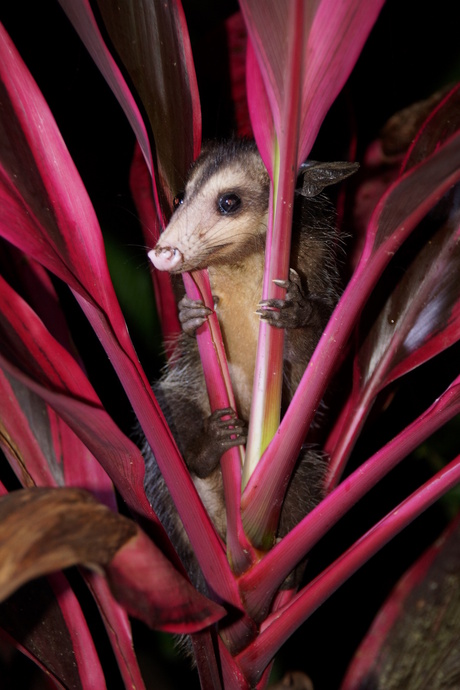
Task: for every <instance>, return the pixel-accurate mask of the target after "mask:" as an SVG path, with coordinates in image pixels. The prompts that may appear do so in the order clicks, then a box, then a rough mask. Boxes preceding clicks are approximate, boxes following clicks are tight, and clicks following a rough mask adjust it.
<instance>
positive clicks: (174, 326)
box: [129, 147, 181, 356]
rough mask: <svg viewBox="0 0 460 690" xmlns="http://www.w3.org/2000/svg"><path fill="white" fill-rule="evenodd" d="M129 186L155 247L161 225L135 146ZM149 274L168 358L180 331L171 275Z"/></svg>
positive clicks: (141, 219)
mask: <svg viewBox="0 0 460 690" xmlns="http://www.w3.org/2000/svg"><path fill="white" fill-rule="evenodd" d="M129 185H130V188H131V194H132V197H133V200H134V203H135V204H136V210H137V213H138V214H139V219H140V221H141V224H142V227H143V228H144V237H145V240H146V242H147V247H152V246H155V244H156V243H157V241H158V238H159V236H160V231H161V226H160V220H159V218H158V214H157V210H156V208H157V207H156V205H155V199H154V196H153V190H152V178H151V176H150V174H149V171H148V168H147V166H146V164H145V160H144V159H143V157H142V153H141V150H140V148H139V147H136V149H135V151H134V157H133V161H132V164H131V169H130V175H129ZM151 275H152V281H153V289H154V293H155V303H156V307H157V313H158V317H159V319H160V323H161V329H162V333H163V342H164V346H165V349H166V353H167V354H168V355H169V356H170V355H171V354H172V352H173V351H174V338H175V337H177V335H178V334H179V333H180V331H181V328H180V323H179V318H178V316H177V305H176V298H175V296H174V292H173V289H172V285H171V276H170V274H169V273H167V272H166V271H156V270H153V271H152V273H151Z"/></svg>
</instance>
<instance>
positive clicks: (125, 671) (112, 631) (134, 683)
mask: <svg viewBox="0 0 460 690" xmlns="http://www.w3.org/2000/svg"><path fill="white" fill-rule="evenodd" d="M82 574H83V576H84V578H85V581H86V584H87V585H88V587H89V589H90V590H91V594H92V595H93V597H94V599H95V601H96V604H97V606H98V608H99V612H100V614H101V616H102V619H103V621H104V625H105V629H106V632H107V635H108V637H109V640H110V643H111V645H112V649H113V651H114V654H115V656H116V659H117V662H118V667H119V669H120V673H121V675H122V678H123V680H124V682H125V685H126V687H132V688H135V689H136V690H144V688H145V686H144V681H143V679H142V676H141V672H140V669H139V666H138V663H137V658H136V654H135V652H134V649H133V639H132V635H131V626H130V622H129V618H128V614H127V613H126V611H125V609H124V608H123V607H122V606H121V605H120V604H119V603H118V602H117V601H116V599H115V598H114V597H113V594H112V593H111V591H110V587H109V585H108V583H107V581H106V580H105V579H104V577H102V576H101V575H98V574H96V573H90V572H89V571H88V570H84V571H83V573H82Z"/></svg>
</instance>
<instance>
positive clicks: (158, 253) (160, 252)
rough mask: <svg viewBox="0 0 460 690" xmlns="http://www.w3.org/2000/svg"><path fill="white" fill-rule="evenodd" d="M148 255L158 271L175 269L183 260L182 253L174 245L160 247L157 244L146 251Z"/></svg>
mask: <svg viewBox="0 0 460 690" xmlns="http://www.w3.org/2000/svg"><path fill="white" fill-rule="evenodd" d="M148 257H149V259H150V261H151V262H152V264H153V265H154V266H155V268H158V270H159V271H174V270H177V269H178V268H179V267H180V265H181V264H182V263H183V260H184V257H183V256H182V253H181V252H180V251H179V250H178V249H176V248H175V247H161V246H160V245H158V244H157V246H156V247H155V249H152V250H151V251H150V252H149V253H148Z"/></svg>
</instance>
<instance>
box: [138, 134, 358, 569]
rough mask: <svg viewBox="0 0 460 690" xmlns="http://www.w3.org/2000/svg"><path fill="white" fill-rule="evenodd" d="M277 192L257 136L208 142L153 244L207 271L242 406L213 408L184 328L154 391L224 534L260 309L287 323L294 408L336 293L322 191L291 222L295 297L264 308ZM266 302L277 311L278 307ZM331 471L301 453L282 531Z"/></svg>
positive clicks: (161, 497) (193, 322)
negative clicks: (230, 410) (224, 458)
mask: <svg viewBox="0 0 460 690" xmlns="http://www.w3.org/2000/svg"><path fill="white" fill-rule="evenodd" d="M332 165H333V164H332ZM347 174H350V173H349V172H348V173H347ZM345 176H346V175H345V174H341V175H339V176H336V178H337V177H338V178H340V177H345ZM329 183H330V182H329ZM325 184H327V183H325ZM325 184H323V185H322V186H325ZM268 199H269V178H268V174H267V172H266V170H265V167H264V165H263V163H262V161H261V159H260V156H259V154H258V152H257V149H256V147H255V146H254V145H253V144H251V143H249V142H241V141H235V142H231V143H226V144H218V145H212V146H209V147H208V148H206V149H205V150H204V152H203V153H202V154H201V156H200V157H199V159H198V160H197V161H196V163H195V164H194V166H193V168H192V171H191V174H190V177H189V179H188V182H187V185H186V188H185V194H184V196H183V198H180V199H178V200H177V209H176V211H175V213H174V214H173V216H172V219H171V222H170V224H169V226H168V228H167V229H166V230H165V232H164V233H163V235H162V236H161V238H160V240H159V242H158V244H157V246H156V248H155V250H153V251H152V252H151V253H150V256H151V259H152V261H153V263H154V264H155V266H156V267H157V268H159V269H160V270H169V271H170V272H171V273H180V272H183V271H189V270H193V269H198V268H204V267H206V268H208V270H209V277H210V282H211V288H212V293H213V296H214V298H215V304H216V307H215V308H216V312H217V316H218V319H219V323H220V327H221V330H222V334H223V339H224V343H225V349H226V353H227V359H228V364H229V370H230V376H231V379H232V385H233V390H234V393H235V398H236V405H237V410H236V414H237V419H236V415H235V416H234V418H233V419H232V420H230V423H229V422H228V421H227V422H226V423H225V422H222V421H221V419H220V418H221V417H222V416H224V415H223V413H222V411H221V412H220V414H219V413H216V414H215V415H213V416H210V408H209V402H208V399H207V394H206V387H205V383H204V377H203V374H202V368H201V362H200V359H199V355H198V350H197V346H196V342H195V338H194V337H193V336H191V335H186V334H185V335H183V336H182V338H181V340H180V343H179V347H178V356H177V358H176V359H175V361H174V365H173V366H170V367H169V368H168V369H167V371H166V373H165V374H164V376H163V377H162V378H161V379H160V381H159V382H158V383H157V384H156V385H155V386H154V390H155V393H156V395H157V397H158V399H159V402H160V405H161V406H162V409H163V411H164V414H165V416H166V418H167V420H168V422H169V423H170V425H171V428H172V431H173V433H174V435H175V438H176V440H177V443H178V445H179V447H180V450H181V452H182V453H183V456H184V459H185V462H186V463H187V466H188V467H189V469H190V471H191V474H192V476H193V478H194V481H195V484H196V486H197V489H198V491H199V493H200V495H201V498H202V500H203V502H204V504H205V506H206V508H207V509H208V512H209V514H210V515H211V518H212V519H213V521H214V524H215V525H216V528H217V529H218V531H219V532H220V533H221V534H222V536H223V537H224V538H225V527H226V522H225V505H224V499H223V490H222V481H221V474H220V467H219V460H220V457H221V455H222V454H223V452H224V451H225V450H227V449H228V448H229V447H230V446H231V445H236V444H241V443H244V441H245V438H246V429H245V424H246V423H247V421H248V419H249V411H250V404H251V396H252V385H253V375H254V367H255V357H256V349H257V337H258V331H259V319H260V318H261V316H262V318H266V319H267V320H269V322H270V323H271V324H272V325H274V326H278V327H283V328H285V329H286V338H285V353H284V388H283V404H284V405H287V403H288V402H289V401H290V399H291V398H292V395H293V393H294V391H295V389H296V388H297V385H298V383H299V381H300V378H301V376H302V374H303V372H304V371H305V368H306V365H307V363H308V360H309V359H310V357H311V355H312V353H313V350H314V348H315V346H316V344H317V342H318V340H319V337H320V335H321V333H322V331H323V329H324V327H325V325H326V323H327V321H328V319H329V316H330V314H331V312H332V310H333V308H334V306H335V303H336V301H337V298H338V284H339V278H338V270H337V259H336V247H337V242H336V237H335V230H334V228H333V223H332V222H331V211H330V208H329V206H328V204H327V202H325V201H324V200H322V199H311V200H306V199H305V198H304V197H303V196H299V198H298V199H297V201H296V205H295V212H294V222H293V236H292V250H291V269H293V271H292V270H291V273H290V281H288V282H285V283H283V287H286V288H287V292H286V301H285V302H277V303H276V304H270V305H266V304H265V305H262V307H260V306H259V304H260V299H261V294H262V280H263V268H264V250H265V236H266V229H267V220H268ZM181 306H182V310H181V313H180V318H181V320H182V322H183V327H184V330H185V332H186V333H190V334H193V331H194V330H195V329H196V328H197V327H198V326H199V325H200V324H201V323H203V321H204V320H205V318H206V316H207V314H208V313H209V312H208V311H207V310H206V309H205V308H204V307H203V306H202V305H201V304H196V303H191V302H190V301H189V300H187V299H185V301H184V300H183V301H182V305H181ZM267 306H270V307H273V306H275V307H277V308H278V309H276V310H275V311H273V309H266V307H267ZM256 312H258V313H256ZM230 425H232V426H233V427H235V425H236V426H237V429H238V438H237V439H236V440H235V438H234V434H235V429H233V439H231V437H230V434H231V432H230V430H229V426H230ZM144 451H145V458H146V481H145V485H146V492H147V495H148V497H149V499H150V500H151V502H152V504H153V505H154V508H155V509H156V510H157V512H158V514H159V515H160V518H161V519H162V520H163V522H164V524H165V527H166V529H167V531H168V532H169V533H170V537H171V539H172V541H173V543H175V545H176V548H177V549H178V551H179V554H180V555H181V556H182V558H183V559H184V560H185V561H186V562H185V565H186V567H187V566H188V565H189V563H187V560H188V559H189V558H190V559H191V560H193V556H192V554H190V553H188V551H189V550H188V548H187V540H186V538H185V535H184V534H183V529H182V527H181V524H180V521H179V519H178V518H177V514H176V511H175V509H174V507H173V506H172V502H171V499H170V498H169V495H168V494H167V491H166V490H165V489H164V486H163V484H162V479H161V475H160V473H159V470H158V467H157V465H156V462H155V459H154V458H153V455H152V453H151V451H150V449H149V448H148V447H147V448H145V449H144ZM323 470H324V463H323V461H322V460H321V455H320V454H319V453H315V452H313V451H312V450H305V451H303V454H302V457H301V458H300V459H299V463H298V468H297V470H296V473H295V475H294V478H293V481H292V482H291V485H290V487H289V489H288V493H287V496H286V500H285V503H284V506H283V511H282V516H281V523H280V528H279V534H280V535H283V534H285V533H286V532H287V531H288V530H289V529H291V528H292V527H293V526H294V525H295V524H296V523H297V522H298V521H299V520H300V519H301V518H302V517H303V516H304V515H305V514H306V513H307V512H308V511H309V510H311V508H312V507H313V506H314V505H315V504H316V503H317V502H318V500H319V499H320V497H321V479H322V477H323ZM161 487H163V488H161ZM160 488H161V489H160ZM192 569H193V568H192ZM194 579H195V581H196V580H197V578H196V577H194Z"/></svg>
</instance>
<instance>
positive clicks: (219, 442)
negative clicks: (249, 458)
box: [204, 407, 248, 455]
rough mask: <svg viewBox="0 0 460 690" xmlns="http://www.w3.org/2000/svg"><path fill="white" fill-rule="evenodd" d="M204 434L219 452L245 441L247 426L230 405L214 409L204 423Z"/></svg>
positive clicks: (221, 452)
mask: <svg viewBox="0 0 460 690" xmlns="http://www.w3.org/2000/svg"><path fill="white" fill-rule="evenodd" d="M204 430H205V432H206V434H207V435H208V436H209V437H210V438H212V439H213V440H214V441H215V444H216V447H217V448H218V449H219V451H220V454H221V455H222V454H223V453H225V451H226V450H228V449H229V448H233V447H234V446H241V445H243V443H246V439H247V434H248V428H247V424H246V422H245V421H244V420H243V419H239V418H238V416H237V414H236V412H235V411H234V410H232V408H231V407H226V408H224V409H223V410H215V411H214V412H213V413H212V415H210V416H209V417H208V418H207V419H206V420H205V423H204Z"/></svg>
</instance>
